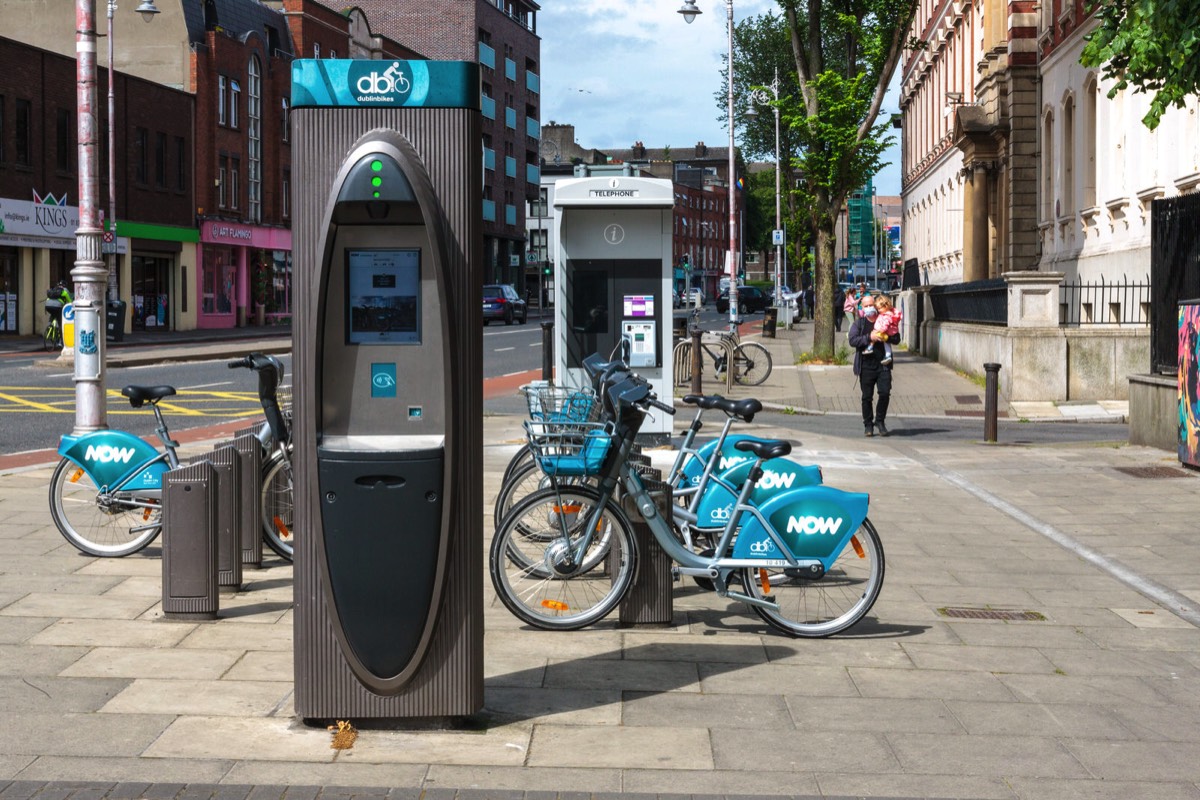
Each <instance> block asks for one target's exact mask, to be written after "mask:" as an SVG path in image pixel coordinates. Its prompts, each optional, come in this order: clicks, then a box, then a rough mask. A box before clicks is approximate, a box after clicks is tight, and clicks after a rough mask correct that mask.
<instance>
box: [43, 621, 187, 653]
mask: <svg viewBox="0 0 1200 800" xmlns="http://www.w3.org/2000/svg"><path fill="white" fill-rule="evenodd" d="M195 628H196V624H195V623H191V622H164V623H161V624H154V625H147V624H145V623H144V622H137V621H135V620H125V619H95V620H80V619H60V620H58V621H57V622H55V623H54V624H53V625H48V626H46V627H45V628H44V629H42V630H41V631H39V632H38V633H36V634H34V635H33V636H31V637H30V638H29V640H28V642H29V644H31V645H55V646H70V645H74V646H79V647H104V646H108V645H112V644H113V643H114V642H119V643H120V644H121V645H122V646H128V647H174V646H176V645H178V644H179V643H180V642H181V641H182V640H183V639H184V637H186V636H187V635H188V634H190V633H191V632H192V631H193V630H194V629H195Z"/></svg>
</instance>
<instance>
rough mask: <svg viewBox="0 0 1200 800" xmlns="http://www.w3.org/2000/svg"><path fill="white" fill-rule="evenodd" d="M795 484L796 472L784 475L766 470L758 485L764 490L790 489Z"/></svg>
mask: <svg viewBox="0 0 1200 800" xmlns="http://www.w3.org/2000/svg"><path fill="white" fill-rule="evenodd" d="M795 482H796V474H795V473H794V472H789V473H782V472H769V471H765V470H764V471H763V476H762V478H761V479H760V480H759V481H758V485H759V486H760V487H761V488H763V489H790V488H792V484H794V483H795Z"/></svg>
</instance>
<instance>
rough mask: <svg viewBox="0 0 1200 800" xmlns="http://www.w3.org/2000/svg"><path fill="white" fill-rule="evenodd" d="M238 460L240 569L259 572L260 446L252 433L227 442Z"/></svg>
mask: <svg viewBox="0 0 1200 800" xmlns="http://www.w3.org/2000/svg"><path fill="white" fill-rule="evenodd" d="M231 444H232V445H233V448H234V449H235V450H237V452H238V455H239V456H241V462H242V465H241V472H242V479H241V480H240V481H239V482H238V488H239V489H240V490H241V491H240V494H241V512H242V513H241V517H240V519H239V521H238V531H239V533H240V536H239V540H240V541H241V549H242V567H243V568H245V567H252V568H253V569H261V568H262V523H261V521H260V520H261V519H262V508H261V506H262V495H261V492H260V491H259V490H260V489H261V478H262V444H261V443H260V442H259V441H258V437H257V436H255V435H254V434H253V433H241V434H238V435H237V436H235V437H234V439H233V441H232V442H231Z"/></svg>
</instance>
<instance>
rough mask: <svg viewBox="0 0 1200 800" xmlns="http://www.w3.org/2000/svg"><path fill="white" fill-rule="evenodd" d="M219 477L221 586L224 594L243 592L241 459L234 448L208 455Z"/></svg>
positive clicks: (220, 447) (225, 446) (222, 449)
mask: <svg viewBox="0 0 1200 800" xmlns="http://www.w3.org/2000/svg"><path fill="white" fill-rule="evenodd" d="M207 458H208V460H209V461H211V462H212V465H213V468H214V470H215V471H216V474H217V481H216V484H215V486H216V490H215V492H214V494H215V495H216V498H217V586H218V588H219V589H220V590H221V591H222V592H237V591H240V590H241V588H242V544H241V542H242V536H241V516H242V508H241V506H242V502H241V501H242V497H241V491H240V490H239V486H240V483H241V479H242V470H241V466H242V464H241V456H240V455H239V454H238V451H237V450H236V449H235V448H234V447H232V446H231V445H227V444H225V445H218V446H217V447H215V448H213V451H212V452H211V453H209V454H208V457H207Z"/></svg>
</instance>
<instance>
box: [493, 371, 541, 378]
mask: <svg viewBox="0 0 1200 800" xmlns="http://www.w3.org/2000/svg"><path fill="white" fill-rule="evenodd" d="M529 372H533V370H531V369H519V370H517V371H516V372H506V373H504V374H503V375H501V376H500V377H501V378H511V377H512V376H513V375H524V374H526V373H529Z"/></svg>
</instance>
